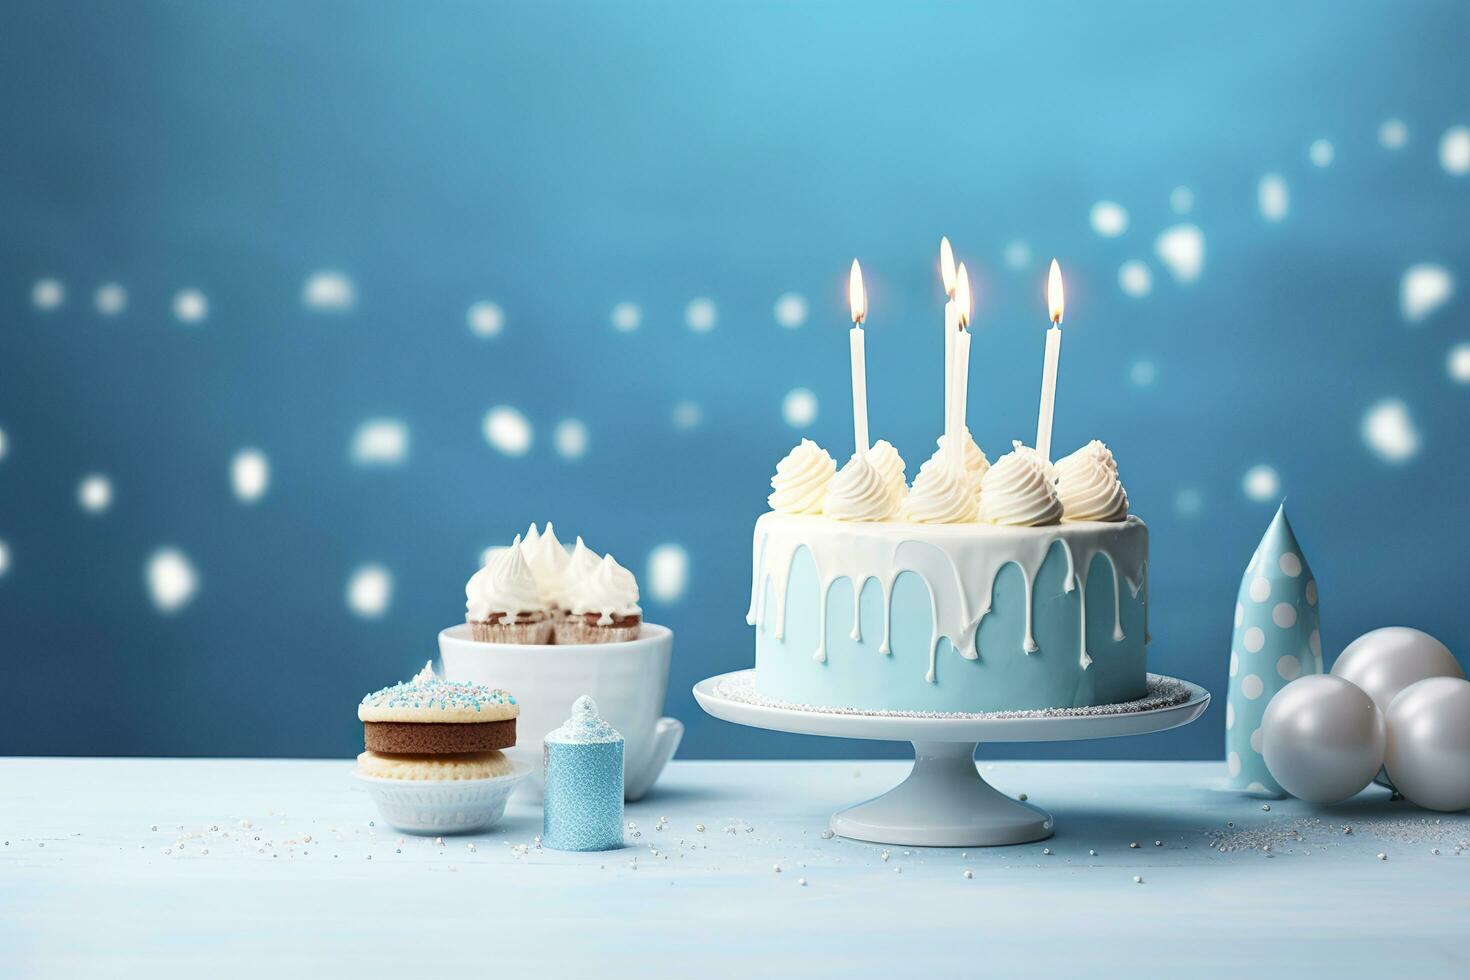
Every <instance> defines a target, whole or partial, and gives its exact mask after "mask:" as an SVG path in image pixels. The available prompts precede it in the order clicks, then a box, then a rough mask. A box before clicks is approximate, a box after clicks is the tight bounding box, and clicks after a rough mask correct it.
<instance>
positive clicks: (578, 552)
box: [556, 535, 602, 609]
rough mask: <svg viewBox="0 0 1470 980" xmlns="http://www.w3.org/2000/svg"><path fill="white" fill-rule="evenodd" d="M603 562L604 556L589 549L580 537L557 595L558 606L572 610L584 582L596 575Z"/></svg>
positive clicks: (579, 536)
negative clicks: (588, 577)
mask: <svg viewBox="0 0 1470 980" xmlns="http://www.w3.org/2000/svg"><path fill="white" fill-rule="evenodd" d="M601 562H602V556H601V555H599V554H598V553H597V552H595V551H593V550H592V549H591V548H589V547H587V542H585V541H583V540H582V538H581V535H578V536H577V543H576V545H574V546H573V548H572V554H571V557H570V558H569V559H568V561H567V568H566V571H565V572H564V573H563V574H562V579H561V590H560V591H559V592H558V593H557V600H556V604H557V605H558V606H560V607H561V608H562V609H571V608H572V605H573V604H574V603H575V602H576V601H577V596H578V594H579V590H580V586H581V582H582V580H583V579H584V578H586V577H587V576H589V575H592V574H593V573H595V572H596V571H597V566H598V565H599V564H600V563H601Z"/></svg>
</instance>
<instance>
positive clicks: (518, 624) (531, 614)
mask: <svg viewBox="0 0 1470 980" xmlns="http://www.w3.org/2000/svg"><path fill="white" fill-rule="evenodd" d="M550 530H551V528H550V526H549V525H548V527H547V531H548V532H549V531H550ZM545 540H546V537H545V536H542V538H541V541H542V542H544V541H545ZM553 540H554V539H553ZM464 591H465V597H466V600H467V601H466V602H465V621H466V622H468V623H469V624H470V633H471V635H472V636H473V637H474V638H475V639H476V640H478V641H480V642H481V643H523V644H546V643H550V642H551V637H552V630H553V629H554V627H555V621H554V620H553V618H552V615H551V611H550V610H549V609H548V608H547V603H546V599H545V596H544V594H543V593H542V591H541V588H540V586H539V585H538V584H537V582H536V576H535V575H534V574H533V573H532V571H531V566H530V564H529V563H528V562H527V561H526V554H525V546H524V544H523V543H522V541H521V538H520V536H519V535H517V536H516V539H515V542H514V543H513V544H512V545H511V546H510V547H509V548H506V549H505V550H504V551H499V552H496V553H495V554H493V555H491V556H490V559H489V560H488V561H487V562H486V563H485V567H484V568H482V569H480V570H479V571H478V572H476V573H475V574H474V575H472V576H471V577H470V580H469V582H468V584H466V585H465V589H464Z"/></svg>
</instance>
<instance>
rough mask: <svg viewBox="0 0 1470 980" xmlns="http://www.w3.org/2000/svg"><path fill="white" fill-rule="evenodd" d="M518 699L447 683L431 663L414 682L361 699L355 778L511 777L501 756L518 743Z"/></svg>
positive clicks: (473, 686) (478, 687)
mask: <svg viewBox="0 0 1470 980" xmlns="http://www.w3.org/2000/svg"><path fill="white" fill-rule="evenodd" d="M520 711H521V709H520V705H518V704H516V699H515V698H514V697H512V696H511V695H509V694H507V693H506V692H504V691H502V690H500V689H498V688H490V687H485V686H483V685H480V684H472V683H470V682H468V681H465V682H458V683H456V682H451V681H446V680H443V679H441V678H439V677H437V676H435V674H434V668H433V665H432V664H424V669H423V670H421V671H419V673H418V674H417V675H416V676H415V677H414V678H413V680H411V681H405V682H404V683H402V684H394V685H393V686H392V687H385V688H383V689H382V690H381V691H375V692H373V693H372V694H369V695H368V696H367V697H365V698H363V699H362V703H361V704H359V705H358V706H357V717H358V720H359V721H361V722H362V736H363V746H364V748H365V750H366V751H364V752H363V753H362V754H361V755H360V756H358V757H357V768H358V772H359V774H361V775H364V776H371V777H376V778H379V779H403V780H433V781H444V780H463V779H488V778H492V777H495V776H504V775H508V774H509V773H510V772H511V771H512V765H511V763H510V760H508V759H507V758H506V757H505V756H504V755H503V754H502V753H501V752H500V750H501V749H505V748H509V747H510V746H512V745H515V744H516V717H517V716H518V715H519V714H520Z"/></svg>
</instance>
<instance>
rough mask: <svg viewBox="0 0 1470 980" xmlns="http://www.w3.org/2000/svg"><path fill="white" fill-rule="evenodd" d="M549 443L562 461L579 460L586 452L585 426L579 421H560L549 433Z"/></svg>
mask: <svg viewBox="0 0 1470 980" xmlns="http://www.w3.org/2000/svg"><path fill="white" fill-rule="evenodd" d="M551 442H552V445H554V446H555V447H556V454H557V455H558V456H560V457H561V458H562V459H581V458H582V456H583V455H584V454H585V453H586V452H587V426H586V425H585V424H583V422H582V420H581V419H562V420H561V421H560V422H558V423H557V424H556V428H555V429H553V430H552V432H551Z"/></svg>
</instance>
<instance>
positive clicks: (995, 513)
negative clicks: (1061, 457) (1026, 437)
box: [980, 443, 1062, 527]
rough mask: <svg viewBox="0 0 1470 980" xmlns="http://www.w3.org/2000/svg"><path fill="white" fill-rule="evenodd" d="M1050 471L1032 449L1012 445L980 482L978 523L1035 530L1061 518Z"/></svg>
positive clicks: (1060, 506) (1060, 510)
mask: <svg viewBox="0 0 1470 980" xmlns="http://www.w3.org/2000/svg"><path fill="white" fill-rule="evenodd" d="M1050 471H1051V468H1050V467H1049V466H1046V465H1044V464H1043V461H1042V459H1041V456H1040V454H1039V453H1037V452H1036V450H1034V449H1030V448H1028V447H1026V446H1022V445H1021V444H1020V443H1016V449H1015V451H1014V452H1009V453H1006V454H1005V455H1004V456H1002V457H1001V458H1000V459H998V460H996V461H995V465H994V466H992V467H991V468H990V470H989V471H988V472H987V473H986V474H985V478H984V479H983V480H982V481H981V482H980V519H981V520H982V521H987V522H989V523H991V524H1006V525H1010V526H1013V527H1036V526H1039V525H1042V524H1055V523H1056V522H1057V521H1059V520H1061V518H1062V502H1061V501H1060V500H1059V499H1058V498H1057V489H1056V486H1055V485H1054V483H1053V477H1052V474H1051V472H1050Z"/></svg>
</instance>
